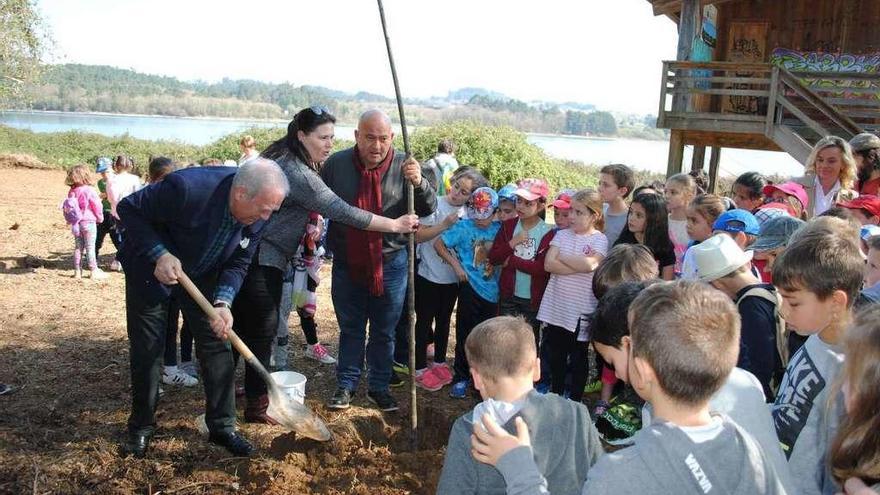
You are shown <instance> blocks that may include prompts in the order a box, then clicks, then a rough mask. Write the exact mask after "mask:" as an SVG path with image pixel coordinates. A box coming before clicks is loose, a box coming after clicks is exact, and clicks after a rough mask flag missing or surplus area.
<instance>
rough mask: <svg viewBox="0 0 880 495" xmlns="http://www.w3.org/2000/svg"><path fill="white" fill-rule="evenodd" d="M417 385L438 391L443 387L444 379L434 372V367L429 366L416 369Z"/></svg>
mask: <svg viewBox="0 0 880 495" xmlns="http://www.w3.org/2000/svg"><path fill="white" fill-rule="evenodd" d="M416 386H417V387H419V388H422V389H425V390H427V391H428V392H436V391H438V390H440V389H441V388H443V381H442V380H441V379H440V377H438V376H437V375H435V374H434V369H433V368H429V369H426V370H421V371H416Z"/></svg>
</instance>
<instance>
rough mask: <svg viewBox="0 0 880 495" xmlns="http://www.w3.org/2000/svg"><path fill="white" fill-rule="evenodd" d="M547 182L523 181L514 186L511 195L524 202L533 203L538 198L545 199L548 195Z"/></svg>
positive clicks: (536, 180)
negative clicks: (514, 189)
mask: <svg viewBox="0 0 880 495" xmlns="http://www.w3.org/2000/svg"><path fill="white" fill-rule="evenodd" d="M549 192H550V191H549V189H548V188H547V182H545V181H543V180H541V179H523V180H521V181H519V182H517V184H516V191H514V192H513V194H515V195H517V196H519V197H521V198H523V199H525V200H526V201H534V200H536V199H540V198H546V197H547V194H548V193H549Z"/></svg>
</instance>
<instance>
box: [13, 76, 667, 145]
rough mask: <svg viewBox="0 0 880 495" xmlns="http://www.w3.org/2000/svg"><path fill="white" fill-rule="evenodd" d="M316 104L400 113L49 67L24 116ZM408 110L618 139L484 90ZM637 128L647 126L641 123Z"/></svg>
mask: <svg viewBox="0 0 880 495" xmlns="http://www.w3.org/2000/svg"><path fill="white" fill-rule="evenodd" d="M313 104H323V105H326V106H327V107H328V108H330V110H331V111H333V112H334V114H335V115H336V117H337V118H338V119H339V121H340V122H342V123H353V122H355V121H356V119H357V116H358V115H360V113H361V112H363V111H364V110H365V109H367V108H371V107H378V108H382V109H384V110H386V111H388V113H389V115H396V113H397V112H396V109H395V101H394V99H393V98H388V97H386V96H382V95H377V94H374V93H368V92H365V91H361V92H358V93H355V94H351V93H346V92H343V91H339V90H335V89H331V88H326V87H323V86H314V85H302V86H296V85H295V84H292V83H278V84H275V83H266V82H261V81H254V80H248V79H223V80H222V81H219V82H215V83H208V82H205V81H181V80H179V79H177V78H174V77H168V76H158V75H153V74H142V73H139V72H135V71H134V70H130V69H119V68H115V67H109V66H102V65H82V64H63V65H55V66H50V67H49V69H48V70H47V71H46V73H45V76H44V77H43V80H42V81H41V83H40V84H39V85H36V86H33V87H31V88H29V99H28V100H27V104H26V105H24V106H23V107H22V108H25V109H32V110H54V111H68V112H108V113H136V114H147V115H169V116H179V117H228V118H261V119H284V118H289V117H290V116H291V115H293V113H295V112H296V111H298V110H299V109H301V108H304V107H306V106H309V105H313ZM405 104H406V107H407V110H406V112H407V120H409V121H411V123H412V124H414V125H433V124H436V123H439V122H446V121H450V120H475V121H478V122H482V123H484V124H489V125H509V126H511V127H514V128H516V129H518V130H521V131H527V132H543V133H566V134H578V135H611V136H613V135H617V132H618V129H617V127H615V126H614V125H613V124H614V120H615V119H614V117H613V116H612V115H611V114H608V113H606V112H597V111H596V108H595V106H593V105H592V104H589V103H578V102H566V103H552V102H541V101H535V102H524V101H520V100H516V99H514V98H510V97H508V96H505V95H504V94H501V93H499V92H496V91H492V90H489V89H485V88H476V87H466V88H460V89H456V90H453V91H449V92H448V93H447V95H446V96H445V97H443V96H434V97H430V98H413V99H407V100H405ZM618 120H621V119H618ZM647 120H650V119H647ZM630 121H638V122H642V121H646V120H645V119H644V116H637V118H636V119H635V120H633V119H632V118H630ZM597 123H600V124H601V125H599V124H597ZM623 127H624V128H625V127H626V125H624V126H623ZM637 127H645V126H643V125H642V124H638V126H637ZM621 130H624V129H621ZM654 131H656V132H654ZM638 132H639V133H641V134H644V136H645V137H649V138H656V137H662V132H660V131H657V130H656V129H647V132H642V130H641V129H640V130H639V131H638ZM658 133H659V134H658Z"/></svg>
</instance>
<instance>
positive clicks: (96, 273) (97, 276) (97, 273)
mask: <svg viewBox="0 0 880 495" xmlns="http://www.w3.org/2000/svg"><path fill="white" fill-rule="evenodd" d="M108 277H110V275H107V272H105V271H104V270H101V269H100V268H95V269H94V270H92V280H104V279H106V278H108Z"/></svg>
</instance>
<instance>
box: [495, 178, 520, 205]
mask: <svg viewBox="0 0 880 495" xmlns="http://www.w3.org/2000/svg"><path fill="white" fill-rule="evenodd" d="M515 192H516V184H514V183H512V182H511V183H510V184H507V185H506V186H504V187H502V188H501V189H499V190H498V198H499V199H506V200H508V201H513V202H514V203H516V194H514V193H515Z"/></svg>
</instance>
